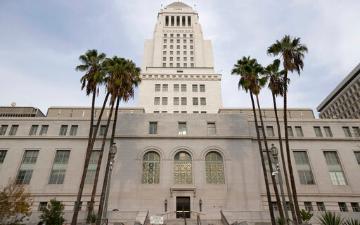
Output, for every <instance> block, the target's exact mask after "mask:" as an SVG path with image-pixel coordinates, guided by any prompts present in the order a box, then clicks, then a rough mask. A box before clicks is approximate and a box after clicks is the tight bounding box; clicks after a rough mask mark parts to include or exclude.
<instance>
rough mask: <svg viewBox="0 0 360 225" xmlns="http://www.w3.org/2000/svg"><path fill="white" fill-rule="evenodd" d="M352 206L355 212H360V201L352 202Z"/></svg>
mask: <svg viewBox="0 0 360 225" xmlns="http://www.w3.org/2000/svg"><path fill="white" fill-rule="evenodd" d="M351 208H352V211H353V212H360V207H359V203H358V202H351Z"/></svg>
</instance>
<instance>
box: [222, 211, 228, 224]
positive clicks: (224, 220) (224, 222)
mask: <svg viewBox="0 0 360 225" xmlns="http://www.w3.org/2000/svg"><path fill="white" fill-rule="evenodd" d="M220 215H221V222H222V224H223V225H230V224H229V222H228V220H227V219H226V217H225V215H224V213H223V211H222V210H220Z"/></svg>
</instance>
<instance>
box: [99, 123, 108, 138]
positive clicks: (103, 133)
mask: <svg viewBox="0 0 360 225" xmlns="http://www.w3.org/2000/svg"><path fill="white" fill-rule="evenodd" d="M105 132H106V125H101V126H100V132H99V136H105Z"/></svg>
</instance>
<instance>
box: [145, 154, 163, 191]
mask: <svg viewBox="0 0 360 225" xmlns="http://www.w3.org/2000/svg"><path fill="white" fill-rule="evenodd" d="M159 180H160V155H159V154H158V153H156V152H147V153H146V154H145V155H144V157H143V177H142V183H143V184H158V183H159Z"/></svg>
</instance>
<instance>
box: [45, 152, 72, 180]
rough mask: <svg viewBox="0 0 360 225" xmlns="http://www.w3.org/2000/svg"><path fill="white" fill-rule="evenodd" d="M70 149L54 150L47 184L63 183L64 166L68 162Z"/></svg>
mask: <svg viewBox="0 0 360 225" xmlns="http://www.w3.org/2000/svg"><path fill="white" fill-rule="evenodd" d="M69 156H70V151H69V150H58V151H56V155H55V160H54V164H53V167H52V170H51V174H50V178H49V184H63V183H64V179H65V173H66V167H67V164H68V162H69Z"/></svg>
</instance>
